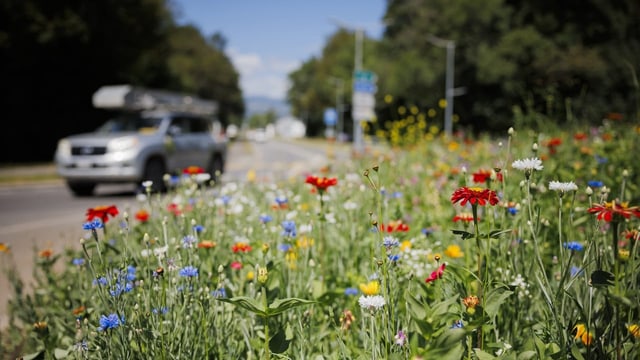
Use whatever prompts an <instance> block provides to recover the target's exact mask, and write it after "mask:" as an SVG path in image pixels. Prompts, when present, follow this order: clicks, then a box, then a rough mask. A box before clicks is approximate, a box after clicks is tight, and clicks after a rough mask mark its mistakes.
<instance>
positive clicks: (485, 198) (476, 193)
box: [451, 186, 500, 206]
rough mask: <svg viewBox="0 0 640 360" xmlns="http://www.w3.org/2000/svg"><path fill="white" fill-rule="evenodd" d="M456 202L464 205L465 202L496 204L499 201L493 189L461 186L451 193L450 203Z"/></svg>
mask: <svg viewBox="0 0 640 360" xmlns="http://www.w3.org/2000/svg"><path fill="white" fill-rule="evenodd" d="M458 202H459V203H460V205H461V206H465V205H466V204H467V202H468V203H470V204H471V205H480V206H485V205H486V204H487V202H489V204H491V205H496V204H497V203H499V202H500V199H498V195H497V194H496V192H495V191H493V190H490V189H482V188H478V187H466V186H463V187H461V188H459V189H457V190H456V191H454V192H453V195H451V203H452V204H455V203H458Z"/></svg>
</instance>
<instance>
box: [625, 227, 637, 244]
mask: <svg viewBox="0 0 640 360" xmlns="http://www.w3.org/2000/svg"><path fill="white" fill-rule="evenodd" d="M622 235H623V236H624V237H625V239H628V240H636V241H637V240H640V231H638V230H636V229H631V230H625V231H623V232H622Z"/></svg>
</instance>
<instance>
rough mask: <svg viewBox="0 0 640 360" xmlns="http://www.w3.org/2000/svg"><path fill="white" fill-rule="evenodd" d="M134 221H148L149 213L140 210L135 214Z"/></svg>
mask: <svg viewBox="0 0 640 360" xmlns="http://www.w3.org/2000/svg"><path fill="white" fill-rule="evenodd" d="M135 217H136V220H138V221H140V222H147V221H148V220H149V212H148V211H147V210H144V209H140V210H138V211H137V212H136V215H135Z"/></svg>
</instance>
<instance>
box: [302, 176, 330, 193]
mask: <svg viewBox="0 0 640 360" xmlns="http://www.w3.org/2000/svg"><path fill="white" fill-rule="evenodd" d="M305 183H307V184H311V185H313V186H315V188H316V189H317V190H319V191H325V190H327V189H328V188H329V187H330V186H334V185H336V184H338V179H337V178H327V177H318V176H313V175H309V176H307V179H306V180H305Z"/></svg>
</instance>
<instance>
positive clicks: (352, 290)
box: [344, 287, 358, 296]
mask: <svg viewBox="0 0 640 360" xmlns="http://www.w3.org/2000/svg"><path fill="white" fill-rule="evenodd" d="M344 294H345V295H347V296H353V295H358V289H356V288H354V287H348V288H346V289H344Z"/></svg>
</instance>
